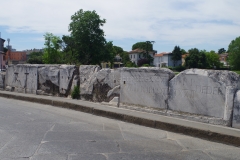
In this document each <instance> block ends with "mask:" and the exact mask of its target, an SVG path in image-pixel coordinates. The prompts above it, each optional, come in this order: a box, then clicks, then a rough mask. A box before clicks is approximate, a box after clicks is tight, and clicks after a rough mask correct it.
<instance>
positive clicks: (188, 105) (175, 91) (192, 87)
mask: <svg viewBox="0 0 240 160" xmlns="http://www.w3.org/2000/svg"><path fill="white" fill-rule="evenodd" d="M239 82H240V81H239V75H238V74H236V73H234V72H231V71H218V70H203V69H188V70H185V71H183V72H181V73H180V74H178V75H177V76H175V77H174V78H173V79H172V80H170V82H169V99H168V106H169V109H170V110H174V111H180V112H187V113H193V114H199V115H205V116H210V117H218V118H222V119H223V120H226V121H229V120H230V119H231V115H232V109H233V98H234V94H235V92H236V90H237V89H238V88H239Z"/></svg>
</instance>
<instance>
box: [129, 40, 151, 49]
mask: <svg viewBox="0 0 240 160" xmlns="http://www.w3.org/2000/svg"><path fill="white" fill-rule="evenodd" d="M138 48H139V49H143V50H145V51H153V45H152V43H151V42H150V41H146V42H137V43H135V44H134V45H133V46H132V50H134V49H138Z"/></svg>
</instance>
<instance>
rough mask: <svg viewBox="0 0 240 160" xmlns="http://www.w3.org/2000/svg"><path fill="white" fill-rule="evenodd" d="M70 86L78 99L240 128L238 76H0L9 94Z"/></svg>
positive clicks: (109, 72)
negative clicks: (78, 91) (78, 94)
mask: <svg viewBox="0 0 240 160" xmlns="http://www.w3.org/2000/svg"><path fill="white" fill-rule="evenodd" d="M76 85H78V86H79V88H80V98H81V99H82V100H87V101H93V102H105V103H106V102H107V104H115V105H116V104H117V105H118V106H119V105H120V106H128V108H131V106H132V108H135V109H136V108H138V110H144V109H146V110H155V111H156V113H160V114H164V115H167V116H175V117H181V118H186V119H190V120H196V121H200V122H205V123H212V124H220V125H225V126H233V127H235V128H240V120H239V119H240V118H239V117H240V109H239V105H240V98H239V95H240V93H239V91H238V90H240V77H239V75H238V74H236V73H234V72H231V71H217V70H203V69H188V70H185V71H183V72H181V73H179V74H178V75H176V76H175V75H174V73H173V72H172V71H171V70H169V69H162V68H156V67H141V68H120V69H101V68H100V67H99V66H97V65H81V66H80V67H77V66H75V65H28V64H26V65H25V64H24V65H10V66H9V67H8V69H7V72H6V75H5V74H4V73H1V74H0V89H5V90H8V91H13V92H22V93H32V94H41V95H53V96H63V97H68V96H70V95H71V91H72V90H73V88H74V86H76ZM108 102H109V103H108ZM139 108H140V109H139ZM194 117H195V118H194Z"/></svg>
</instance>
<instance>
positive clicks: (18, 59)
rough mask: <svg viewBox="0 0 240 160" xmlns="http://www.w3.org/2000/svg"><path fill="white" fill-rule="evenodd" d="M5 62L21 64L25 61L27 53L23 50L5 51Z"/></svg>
mask: <svg viewBox="0 0 240 160" xmlns="http://www.w3.org/2000/svg"><path fill="white" fill-rule="evenodd" d="M6 61H7V64H23V63H26V61H27V55H26V52H25V51H11V50H8V51H7V53H6Z"/></svg>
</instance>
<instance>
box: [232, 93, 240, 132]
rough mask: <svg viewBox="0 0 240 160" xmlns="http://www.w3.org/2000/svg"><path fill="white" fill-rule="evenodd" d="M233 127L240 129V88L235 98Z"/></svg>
mask: <svg viewBox="0 0 240 160" xmlns="http://www.w3.org/2000/svg"><path fill="white" fill-rule="evenodd" d="M232 127H234V128H239V129H240V90H238V91H237V93H236V95H235V98H234V108H233V121H232Z"/></svg>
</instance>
